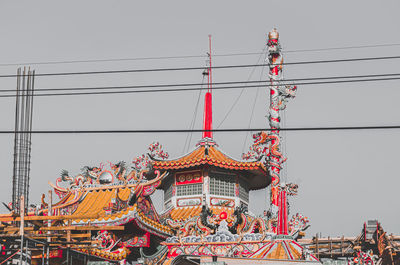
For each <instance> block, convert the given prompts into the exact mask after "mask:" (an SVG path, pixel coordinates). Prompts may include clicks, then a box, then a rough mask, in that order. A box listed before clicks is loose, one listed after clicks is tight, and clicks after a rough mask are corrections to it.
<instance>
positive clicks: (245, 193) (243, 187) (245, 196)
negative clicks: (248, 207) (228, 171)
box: [239, 179, 249, 202]
mask: <svg viewBox="0 0 400 265" xmlns="http://www.w3.org/2000/svg"><path fill="white" fill-rule="evenodd" d="M239 198H240V199H242V200H243V201H246V202H248V201H249V185H248V184H247V182H246V181H245V180H243V179H239Z"/></svg>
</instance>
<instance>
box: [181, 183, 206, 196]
mask: <svg viewBox="0 0 400 265" xmlns="http://www.w3.org/2000/svg"><path fill="white" fill-rule="evenodd" d="M202 193H203V183H197V184H186V185H178V186H176V195H177V196H187V195H199V194H202Z"/></svg>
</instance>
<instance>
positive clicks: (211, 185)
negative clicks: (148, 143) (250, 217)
mask: <svg viewBox="0 0 400 265" xmlns="http://www.w3.org/2000/svg"><path fill="white" fill-rule="evenodd" d="M209 45H210V51H209V53H208V55H209V65H208V67H207V69H206V71H205V72H204V73H203V74H204V75H207V79H208V87H207V92H206V94H205V97H204V113H203V133H202V139H200V141H199V142H198V143H197V145H196V148H195V149H194V150H193V151H191V152H190V153H188V154H186V155H183V156H181V157H178V158H175V159H172V160H156V159H152V167H153V169H154V170H160V171H168V172H169V175H168V177H167V178H166V179H164V180H163V183H162V185H161V186H160V187H161V189H163V191H164V210H165V211H166V212H168V213H169V216H170V217H171V218H172V219H173V220H184V219H187V218H190V217H193V216H196V215H199V213H200V212H201V210H202V207H203V206H206V207H208V208H210V209H211V210H212V212H213V214H217V215H218V214H221V216H222V217H223V216H225V213H226V214H227V215H228V216H229V215H230V214H232V213H233V211H234V209H235V208H236V207H242V208H245V209H247V208H248V205H249V191H250V190H258V189H262V188H265V187H267V186H268V185H269V184H270V183H271V176H270V175H269V173H268V170H267V168H266V166H265V165H264V163H262V162H261V161H256V160H254V161H239V160H236V159H234V158H232V157H230V156H229V155H227V154H225V153H224V152H223V151H222V150H221V149H219V146H218V145H217V143H216V142H215V140H214V138H213V132H212V128H213V126H212V118H213V117H212V116H213V112H212V66H211V37H210V36H209Z"/></svg>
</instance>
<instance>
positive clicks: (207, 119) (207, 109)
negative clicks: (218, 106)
mask: <svg viewBox="0 0 400 265" xmlns="http://www.w3.org/2000/svg"><path fill="white" fill-rule="evenodd" d="M208 39H209V46H210V52H209V54H208V57H209V67H208V68H207V79H208V89H207V93H206V96H205V99H204V115H203V130H204V131H203V138H213V134H212V132H211V131H209V130H212V72H211V35H208ZM207 130H208V131H207Z"/></svg>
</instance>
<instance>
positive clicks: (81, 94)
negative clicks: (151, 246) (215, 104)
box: [0, 77, 400, 98]
mask: <svg viewBox="0 0 400 265" xmlns="http://www.w3.org/2000/svg"><path fill="white" fill-rule="evenodd" d="M392 80H400V77H391V78H374V79H352V80H333V81H319V82H297V83H296V82H294V83H280V84H279V86H287V85H321V84H339V83H359V82H377V81H392ZM270 86H271V85H270V84H259V85H244V86H220V87H218V86H217V87H213V90H229V89H238V88H246V89H248V88H257V87H270ZM201 89H202V88H201V87H193V88H183V89H182V88H170V89H152V90H148V89H143V90H128V91H127V90H123V91H100V92H76V93H43V94H34V95H33V96H34V97H43V96H83V95H109V94H134V93H162V92H188V91H195V90H201ZM20 96H21V95H20ZM13 97H16V95H0V98H13Z"/></svg>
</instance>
